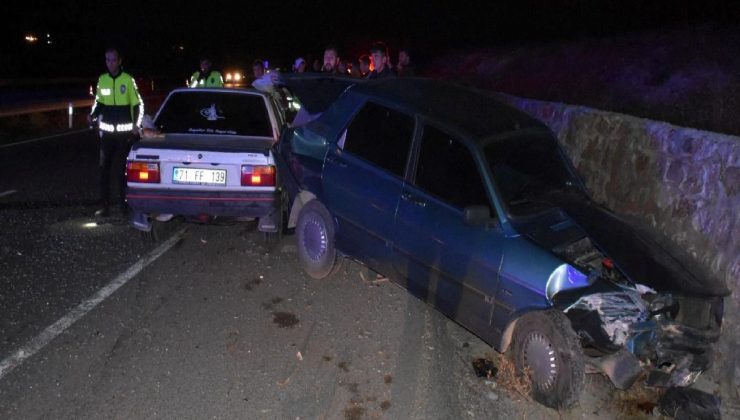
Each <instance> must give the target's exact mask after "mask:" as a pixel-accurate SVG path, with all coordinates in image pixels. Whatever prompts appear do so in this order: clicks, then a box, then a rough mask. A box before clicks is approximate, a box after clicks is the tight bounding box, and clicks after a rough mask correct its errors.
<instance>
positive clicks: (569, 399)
mask: <svg viewBox="0 0 740 420" xmlns="http://www.w3.org/2000/svg"><path fill="white" fill-rule="evenodd" d="M513 353H514V354H513V355H512V356H513V357H512V358H513V360H514V363H515V365H516V369H517V373H519V374H520V375H522V376H523V375H524V374H525V373H526V374H527V375H528V377H529V380H530V382H531V384H532V397H533V398H534V399H535V400H536V401H538V402H540V403H541V404H543V405H546V406H548V407H551V408H555V409H560V408H569V407H572V406H573V405H574V404H575V403H576V402H578V400H579V397H580V395H581V392H582V391H583V380H584V361H583V351H582V349H581V345H580V343H579V340H578V336H577V335H576V333H575V332H574V331H573V328H571V326H570V321H569V320H568V318H567V317H566V316H565V314H563V313H561V312H557V311H542V312H532V313H528V314H526V315H524V316H523V317H522V318H520V319H519V320H518V321H517V324H516V331H515V335H514V343H513Z"/></svg>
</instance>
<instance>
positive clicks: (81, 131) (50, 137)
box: [0, 128, 92, 149]
mask: <svg viewBox="0 0 740 420" xmlns="http://www.w3.org/2000/svg"><path fill="white" fill-rule="evenodd" d="M90 130H92V128H84V129H82V130H77V131H68V132H66V133H60V134H54V135H53V136H46V137H39V138H37V139H30V140H23V141H19V142H17V143H10V144H2V145H0V149H2V148H5V147H11V146H20V145H21V144H26V143H33V142H37V141H41V140H48V139H53V138H55V137H62V136H69V135H72V134H79V133H84V132H85V131H90Z"/></svg>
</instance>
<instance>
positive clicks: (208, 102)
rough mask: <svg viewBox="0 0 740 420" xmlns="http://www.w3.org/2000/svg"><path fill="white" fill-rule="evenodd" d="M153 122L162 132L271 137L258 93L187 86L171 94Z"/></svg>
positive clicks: (268, 122)
mask: <svg viewBox="0 0 740 420" xmlns="http://www.w3.org/2000/svg"><path fill="white" fill-rule="evenodd" d="M154 124H155V125H156V126H157V128H158V129H159V130H160V131H161V132H162V133H181V134H221V135H231V136H255V137H272V135H273V133H272V124H271V123H270V117H269V114H268V112H267V107H266V105H265V100H264V98H263V97H262V96H258V95H245V94H237V93H228V92H207V91H200V92H199V91H197V90H190V91H186V92H179V93H175V94H172V95H171V96H170V97H169V99H168V100H167V102H166V103H165V104H164V107H163V108H162V110H161V111H160V113H159V116H158V117H157V119H156V121H154Z"/></svg>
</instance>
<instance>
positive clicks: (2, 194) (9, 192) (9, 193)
mask: <svg viewBox="0 0 740 420" xmlns="http://www.w3.org/2000/svg"><path fill="white" fill-rule="evenodd" d="M17 192H18V191H16V190H8V191H3V192H1V193H0V197H5V196H6V195H11V194H15V193H17Z"/></svg>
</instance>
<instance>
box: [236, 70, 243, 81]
mask: <svg viewBox="0 0 740 420" xmlns="http://www.w3.org/2000/svg"><path fill="white" fill-rule="evenodd" d="M240 80H242V75H241V73H239V72H237V73H234V81H235V82H238V81H240Z"/></svg>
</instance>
